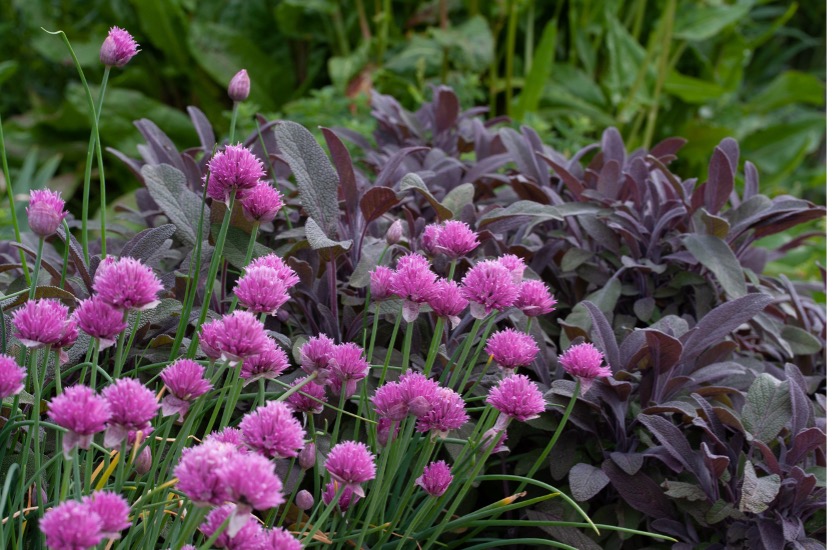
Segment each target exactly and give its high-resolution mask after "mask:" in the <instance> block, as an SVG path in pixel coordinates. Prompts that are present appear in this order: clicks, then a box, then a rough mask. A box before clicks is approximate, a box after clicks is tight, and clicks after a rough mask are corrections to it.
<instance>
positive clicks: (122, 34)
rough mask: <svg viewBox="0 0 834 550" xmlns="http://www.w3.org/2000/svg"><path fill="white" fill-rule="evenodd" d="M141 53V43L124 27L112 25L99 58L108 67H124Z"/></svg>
mask: <svg viewBox="0 0 834 550" xmlns="http://www.w3.org/2000/svg"><path fill="white" fill-rule="evenodd" d="M137 53H139V44H137V43H136V40H134V39H133V37H132V36H131V35H130V33H129V32H127V31H126V30H124V29H120V28H119V27H111V28H110V32H109V33H108V34H107V38H105V39H104V42H103V43H102V45H101V50H100V51H99V59H100V60H101V62H102V64H103V65H105V66H107V67H124V66H125V65H127V64H128V62H129V61H130V60H131V59H133V57H134V56H135V55H136V54H137Z"/></svg>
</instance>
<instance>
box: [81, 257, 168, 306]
mask: <svg viewBox="0 0 834 550" xmlns="http://www.w3.org/2000/svg"><path fill="white" fill-rule="evenodd" d="M93 290H95V291H96V293H97V295H98V297H99V298H100V299H101V300H102V301H104V302H106V303H108V304H110V305H111V306H113V307H114V308H116V309H120V310H126V309H138V310H147V309H153V308H154V307H156V306H157V304H159V298H158V296H157V295H158V294H159V292H160V291H161V290H162V282H161V281H160V280H159V277H157V276H156V274H155V273H154V272H153V270H152V269H151V268H150V267H148V266H146V265H145V264H143V263H142V262H140V261H139V260H137V259H135V258H131V257H124V258H120V259H119V260H113V259H112V258H110V257H108V258H106V259H105V260H104V261H102V262H101V264H99V266H98V269H96V276H95V279H94V280H93Z"/></svg>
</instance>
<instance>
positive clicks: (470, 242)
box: [436, 220, 478, 260]
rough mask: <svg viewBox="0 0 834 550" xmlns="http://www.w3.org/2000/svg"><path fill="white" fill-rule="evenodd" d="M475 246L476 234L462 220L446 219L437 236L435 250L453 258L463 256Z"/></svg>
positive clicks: (476, 245) (476, 244)
mask: <svg viewBox="0 0 834 550" xmlns="http://www.w3.org/2000/svg"><path fill="white" fill-rule="evenodd" d="M477 247H478V236H477V235H476V234H475V232H474V231H472V230H471V229H470V228H469V224H467V223H464V222H459V221H455V220H450V221H447V222H446V223H444V224H443V228H442V229H441V230H440V234H438V236H437V244H436V248H437V251H438V252H440V253H441V254H444V255H446V256H449V257H450V258H452V259H454V260H457V259H460V258H463V257H464V256H466V255H467V254H469V253H470V252H472V251H473V250H475V248H477Z"/></svg>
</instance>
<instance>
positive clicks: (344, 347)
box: [300, 334, 370, 397]
mask: <svg viewBox="0 0 834 550" xmlns="http://www.w3.org/2000/svg"><path fill="white" fill-rule="evenodd" d="M300 354H301V368H302V369H303V370H304V372H306V373H307V374H310V375H312V374H315V378H314V381H315V382H316V383H318V384H325V385H327V386H328V387H329V388H330V390H331V391H332V392H333V394H334V395H337V396H338V395H342V392H344V396H345V397H350V396H352V395H353V394H355V393H356V389H357V384H358V383H359V381H360V380H363V379H364V378H365V377H366V376H368V372H369V371H370V365H369V364H368V361H367V360H366V359H365V357H364V355H365V350H363V349H362V348H361V347H359V346H357V345H356V344H354V343H353V342H345V343H343V344H336V343H335V342H333V339H331V338H330V337H328V336H326V335H324V334H319V335H318V336H316V337H314V338H310V339H309V340H308V341H307V342H306V343H305V344H304V345H303V346H301V349H300Z"/></svg>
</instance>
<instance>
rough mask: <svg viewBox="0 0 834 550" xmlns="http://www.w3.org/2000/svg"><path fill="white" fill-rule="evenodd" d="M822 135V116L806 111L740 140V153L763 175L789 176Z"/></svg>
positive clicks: (823, 131)
mask: <svg viewBox="0 0 834 550" xmlns="http://www.w3.org/2000/svg"><path fill="white" fill-rule="evenodd" d="M824 134H825V115H824V114H822V113H808V114H806V115H803V116H797V117H794V118H792V119H791V122H786V123H778V124H769V125H767V126H765V127H763V128H762V129H760V130H759V131H757V132H755V133H753V134H751V135H749V136H748V137H746V138H744V139H742V140H741V144H740V145H741V154H742V157H746V158H748V159H749V160H750V162H752V163H754V164H755V165H756V167H757V168H758V169H759V171H760V172H761V173H762V175H763V176H764V175H769V176H774V175H776V174H785V175H788V174H789V173H790V172H791V171H792V170H794V169H795V168H796V167H797V166H799V164H800V163H801V162H802V160H803V159H804V158H805V156H806V155H808V154H810V153H811V152H812V151H815V150H816V148H817V147H818V146H819V143H820V140H821V139H822V137H823V135H824ZM763 179H764V178H763ZM762 183H763V184H764V183H765V182H764V181H763V182H762Z"/></svg>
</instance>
